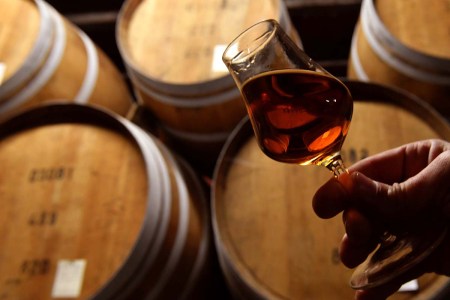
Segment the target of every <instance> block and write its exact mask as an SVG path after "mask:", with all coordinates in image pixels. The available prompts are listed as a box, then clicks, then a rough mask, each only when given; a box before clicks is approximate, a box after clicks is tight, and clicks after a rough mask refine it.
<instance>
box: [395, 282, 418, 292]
mask: <svg viewBox="0 0 450 300" xmlns="http://www.w3.org/2000/svg"><path fill="white" fill-rule="evenodd" d="M418 290H419V282H418V281H417V280H416V279H414V280H411V281H409V282H407V283H405V284H404V285H402V286H401V287H400V289H399V290H398V291H399V292H415V291H418Z"/></svg>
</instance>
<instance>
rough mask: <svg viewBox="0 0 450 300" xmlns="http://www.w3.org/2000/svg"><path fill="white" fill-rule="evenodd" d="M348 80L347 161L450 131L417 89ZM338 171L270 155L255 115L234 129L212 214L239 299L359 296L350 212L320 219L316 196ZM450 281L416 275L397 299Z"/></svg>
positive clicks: (427, 295)
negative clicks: (347, 230) (346, 224)
mask: <svg viewBox="0 0 450 300" xmlns="http://www.w3.org/2000/svg"><path fill="white" fill-rule="evenodd" d="M346 84H347V86H348V87H349V89H350V91H351V92H352V94H353V96H354V99H356V101H355V105H354V114H353V121H352V124H351V125H350V131H349V134H348V137H347V139H346V141H345V142H344V148H343V151H342V154H343V158H344V161H345V162H346V164H347V165H351V164H352V163H354V162H355V161H358V160H359V159H361V158H363V157H366V156H368V155H373V154H375V153H377V152H380V151H383V150H386V149H390V148H392V147H396V146H400V145H401V144H404V143H407V142H411V141H415V140H420V139H426V138H443V139H446V140H449V139H450V127H449V125H448V124H447V123H446V122H445V121H444V120H443V119H442V118H441V117H440V116H439V115H438V114H437V113H436V112H434V111H433V110H431V109H430V106H427V105H422V104H421V102H418V99H417V98H415V97H414V96H412V95H410V94H404V93H400V92H399V91H396V90H393V89H390V88H387V87H383V86H380V85H375V84H368V83H362V82H346ZM422 103H423V102H422ZM331 177H332V174H331V173H330V172H329V171H328V170H327V169H326V168H323V167H318V166H298V165H290V164H282V163H279V162H276V161H273V160H271V159H269V158H268V157H266V156H265V155H264V154H263V153H262V151H261V150H260V149H259V147H258V145H257V142H256V139H255V138H254V135H253V131H252V128H251V125H250V123H249V121H247V120H244V121H243V122H242V123H241V124H240V125H239V126H238V127H237V129H236V131H234V132H233V133H232V134H231V136H230V138H229V139H228V141H227V143H226V144H225V146H224V149H223V151H222V152H221V155H220V157H219V160H218V163H217V166H216V169H215V173H214V180H213V182H214V185H213V188H212V218H213V229H214V234H215V242H216V247H217V251H218V255H219V259H220V263H221V266H222V269H223V272H224V275H225V277H226V280H227V282H228V285H229V286H230V289H231V291H232V292H233V294H234V295H235V296H236V298H237V299H352V297H353V296H352V295H353V290H352V289H351V288H350V286H349V279H350V275H351V273H352V270H349V269H347V268H346V267H345V266H344V265H343V264H342V263H341V262H340V259H339V254H338V247H339V244H340V241H341V239H342V236H343V234H344V228H343V224H342V218H341V217H335V218H333V219H330V220H322V219H319V217H317V216H316V215H315V214H314V212H313V209H312V205H311V199H312V197H313V195H314V193H315V191H316V190H317V189H318V188H319V187H320V186H321V185H322V184H323V183H325V182H326V181H327V180H328V179H330V178H331ZM416 283H417V282H416ZM449 283H450V281H449V279H448V278H447V277H440V276H437V275H432V274H427V275H424V276H422V277H420V278H419V279H418V285H419V288H418V290H415V291H413V292H398V293H397V294H396V295H395V297H393V298H392V299H432V298H433V297H437V296H442V293H444V290H445V289H448V288H449V287H450V285H449ZM446 295H447V297H448V296H449V295H450V294H446ZM442 299H444V298H442Z"/></svg>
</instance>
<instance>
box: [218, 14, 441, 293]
mask: <svg viewBox="0 0 450 300" xmlns="http://www.w3.org/2000/svg"><path fill="white" fill-rule="evenodd" d="M222 59H223V61H224V63H225V65H226V66H227V68H228V70H229V72H230V74H231V76H232V77H233V79H234V81H235V83H236V85H237V86H238V88H239V90H240V92H241V94H242V98H243V100H244V103H245V105H246V108H247V112H248V115H249V118H250V121H251V123H252V127H253V130H254V133H255V136H256V139H257V141H258V145H259V147H260V148H261V150H262V151H263V152H264V153H265V154H266V155H267V156H269V157H270V158H272V159H274V160H277V161H280V162H284V163H294V164H299V165H311V164H314V165H320V166H325V167H327V168H328V169H329V170H330V171H332V172H333V174H334V176H336V177H337V176H339V175H340V174H342V173H346V172H347V170H346V168H345V165H344V163H343V161H342V158H341V155H340V149H341V147H342V144H343V142H344V140H345V137H346V135H347V133H348V130H349V126H350V122H351V117H352V113H353V101H352V98H351V95H350V92H349V90H348V89H347V87H346V86H345V85H344V84H343V83H342V82H341V81H339V80H338V79H337V78H335V77H334V76H332V75H331V74H330V73H329V72H327V71H326V70H325V69H324V68H322V67H321V66H320V65H318V64H317V63H316V62H314V61H313V60H312V59H311V58H310V57H308V55H306V54H305V52H303V51H302V50H301V49H300V48H299V47H298V46H297V45H296V44H295V43H294V42H293V41H292V40H291V39H290V38H289V36H288V35H287V34H286V32H285V31H284V30H283V29H282V28H281V26H280V25H279V24H278V23H277V22H276V21H275V20H265V21H261V22H259V23H257V24H255V25H253V26H251V27H250V28H248V29H247V30H245V31H244V32H243V33H241V34H240V35H239V36H238V37H237V38H236V39H235V40H234V41H232V42H231V43H230V44H229V45H228V47H227V48H226V50H225V51H224V54H223V57H222ZM437 226H440V225H436V227H432V226H431V227H429V228H428V229H426V231H422V232H419V233H417V235H424V234H425V235H428V238H427V239H423V238H422V239H420V238H418V237H417V236H416V235H413V234H410V233H402V234H395V235H394V234H392V233H388V232H387V231H386V232H385V233H384V234H382V235H381V236H380V244H379V246H378V248H377V249H376V250H375V251H374V253H372V254H371V255H370V256H369V257H368V259H367V260H366V261H365V262H364V263H362V264H361V265H360V266H358V267H357V268H356V269H355V271H354V273H353V275H352V277H351V278H350V285H351V286H352V287H353V288H355V289H367V288H371V287H375V286H379V285H381V284H384V283H386V282H388V281H390V280H392V279H393V278H396V277H397V276H399V275H401V274H403V273H404V272H405V271H407V270H409V269H410V268H411V267H412V266H414V265H415V264H417V263H418V262H420V261H422V260H423V259H424V258H425V257H426V256H427V255H428V254H429V253H430V252H431V251H432V250H433V249H434V248H435V247H436V245H438V244H439V243H440V240H441V239H442V236H443V235H442V234H440V232H442V229H441V228H439V230H436V228H437ZM438 233H439V234H438Z"/></svg>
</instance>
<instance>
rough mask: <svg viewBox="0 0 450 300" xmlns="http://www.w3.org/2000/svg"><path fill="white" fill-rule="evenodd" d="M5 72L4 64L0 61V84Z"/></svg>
mask: <svg viewBox="0 0 450 300" xmlns="http://www.w3.org/2000/svg"><path fill="white" fill-rule="evenodd" d="M5 73H6V64H5V63H2V62H0V85H1V84H2V82H3V79H4V78H5Z"/></svg>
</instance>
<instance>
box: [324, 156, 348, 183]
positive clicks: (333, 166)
mask: <svg viewBox="0 0 450 300" xmlns="http://www.w3.org/2000/svg"><path fill="white" fill-rule="evenodd" d="M325 166H326V167H327V168H328V170H330V171H331V172H333V174H334V177H336V178H337V177H338V176H339V175H341V174H344V173H348V170H347V168H346V167H345V165H344V162H343V161H342V158H341V156H340V155H338V156H336V157H334V158H333V160H331V162H329V163H328V164H326V165H325Z"/></svg>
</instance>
